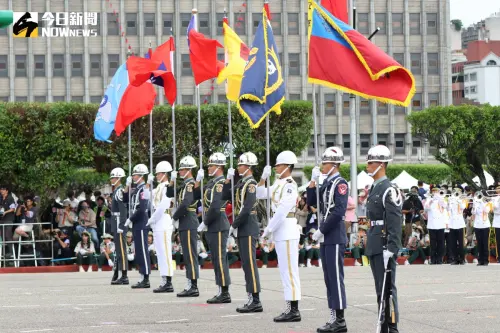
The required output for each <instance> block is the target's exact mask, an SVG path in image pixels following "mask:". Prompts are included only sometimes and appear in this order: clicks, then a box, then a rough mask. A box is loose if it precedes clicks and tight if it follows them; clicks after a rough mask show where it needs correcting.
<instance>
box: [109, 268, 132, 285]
mask: <svg viewBox="0 0 500 333" xmlns="http://www.w3.org/2000/svg"><path fill="white" fill-rule="evenodd" d="M111 284H112V285H121V284H122V285H127V284H129V282H128V277H127V271H122V277H121V278H119V279H118V280H116V281H111Z"/></svg>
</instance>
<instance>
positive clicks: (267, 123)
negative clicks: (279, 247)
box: [263, 0, 271, 225]
mask: <svg viewBox="0 0 500 333" xmlns="http://www.w3.org/2000/svg"><path fill="white" fill-rule="evenodd" d="M268 3H269V1H268V0H264V7H265V5H266V4H268ZM267 23H269V22H267ZM263 24H264V22H263ZM270 115H271V113H270V112H269V113H268V114H267V116H266V165H269V166H270V165H271V149H270V147H269V146H270V144H269V141H270V140H269V117H270ZM266 182H267V184H266V186H267V207H266V213H267V225H269V221H270V220H271V175H269V176H268V177H267V179H266Z"/></svg>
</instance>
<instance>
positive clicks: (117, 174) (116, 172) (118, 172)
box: [109, 168, 125, 178]
mask: <svg viewBox="0 0 500 333" xmlns="http://www.w3.org/2000/svg"><path fill="white" fill-rule="evenodd" d="M123 177H125V170H123V169H122V168H114V169H113V170H111V172H110V174H109V178H123Z"/></svg>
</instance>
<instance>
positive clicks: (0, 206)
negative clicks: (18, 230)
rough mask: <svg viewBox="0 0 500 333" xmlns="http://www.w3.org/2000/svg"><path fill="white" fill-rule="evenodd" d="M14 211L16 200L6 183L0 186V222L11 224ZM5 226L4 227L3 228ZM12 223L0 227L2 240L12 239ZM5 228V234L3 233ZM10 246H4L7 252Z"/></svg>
mask: <svg viewBox="0 0 500 333" xmlns="http://www.w3.org/2000/svg"><path fill="white" fill-rule="evenodd" d="M15 211H16V201H15V200H14V197H13V196H12V194H11V193H10V190H9V187H8V186H6V185H1V186H0V224H13V223H14V219H15V214H14V212H15ZM4 228H5V229H4ZM12 229H13V227H12V225H9V226H5V227H3V228H2V227H1V226H0V237H2V240H3V241H12ZM3 230H5V235H4V234H3V233H4V231H3ZM10 248H11V247H10V246H5V250H6V251H7V252H9V251H10Z"/></svg>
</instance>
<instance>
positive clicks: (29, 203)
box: [13, 196, 38, 240]
mask: <svg viewBox="0 0 500 333" xmlns="http://www.w3.org/2000/svg"><path fill="white" fill-rule="evenodd" d="M17 203H18V205H19V206H18V207H17V211H16V216H17V218H18V223H19V224H20V225H19V226H18V227H17V228H16V230H15V231H14V237H13V238H14V240H18V239H19V237H29V235H28V232H31V231H32V230H33V223H36V219H37V214H38V208H37V207H36V206H35V202H34V200H33V197H32V196H25V197H24V201H23V200H18V202H17Z"/></svg>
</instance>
